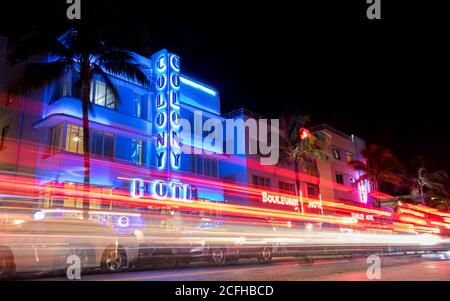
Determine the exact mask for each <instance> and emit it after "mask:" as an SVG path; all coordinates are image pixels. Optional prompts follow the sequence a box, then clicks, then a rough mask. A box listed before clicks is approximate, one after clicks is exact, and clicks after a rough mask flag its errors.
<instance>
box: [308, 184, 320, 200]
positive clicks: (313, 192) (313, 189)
mask: <svg viewBox="0 0 450 301" xmlns="http://www.w3.org/2000/svg"><path fill="white" fill-rule="evenodd" d="M306 191H307V192H308V197H310V198H311V197H317V196H319V186H317V185H313V184H306Z"/></svg>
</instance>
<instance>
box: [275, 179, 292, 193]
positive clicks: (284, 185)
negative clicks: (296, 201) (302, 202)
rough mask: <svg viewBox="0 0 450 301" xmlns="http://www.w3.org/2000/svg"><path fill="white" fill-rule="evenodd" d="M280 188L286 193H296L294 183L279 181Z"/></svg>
mask: <svg viewBox="0 0 450 301" xmlns="http://www.w3.org/2000/svg"><path fill="white" fill-rule="evenodd" d="M278 187H279V189H280V190H282V191H285V192H295V185H294V184H293V183H286V182H283V181H279V182H278Z"/></svg>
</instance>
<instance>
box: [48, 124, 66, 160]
mask: <svg viewBox="0 0 450 301" xmlns="http://www.w3.org/2000/svg"><path fill="white" fill-rule="evenodd" d="M62 136H63V126H62V125H57V126H55V127H53V128H51V131H50V137H51V143H50V145H51V149H50V153H51V154H55V153H57V152H59V151H60V150H61V148H62V147H63V143H62Z"/></svg>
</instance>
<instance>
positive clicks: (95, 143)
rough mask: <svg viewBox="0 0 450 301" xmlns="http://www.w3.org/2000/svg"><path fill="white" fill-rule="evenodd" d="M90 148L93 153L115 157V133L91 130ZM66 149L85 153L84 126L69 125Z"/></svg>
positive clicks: (71, 151)
mask: <svg viewBox="0 0 450 301" xmlns="http://www.w3.org/2000/svg"><path fill="white" fill-rule="evenodd" d="M55 139H56V138H55ZM54 141H55V140H54ZM56 143H57V142H56V141H55V144H56ZM90 149H91V153H92V154H95V155H99V156H102V157H107V158H112V157H114V135H113V134H110V133H105V132H102V131H96V130H92V131H90ZM64 150H65V151H67V152H70V153H77V154H83V127H81V126H78V125H74V124H69V125H67V131H66V145H65V147H64Z"/></svg>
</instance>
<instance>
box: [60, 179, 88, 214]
mask: <svg viewBox="0 0 450 301" xmlns="http://www.w3.org/2000/svg"><path fill="white" fill-rule="evenodd" d="M82 187H83V186H82V185H78V184H74V183H64V197H63V200H64V203H63V204H64V207H70V208H83V197H82V195H81V194H80V193H79V192H80V191H82V189H83V188H82ZM71 192H73V193H72V195H73V196H71Z"/></svg>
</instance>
